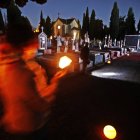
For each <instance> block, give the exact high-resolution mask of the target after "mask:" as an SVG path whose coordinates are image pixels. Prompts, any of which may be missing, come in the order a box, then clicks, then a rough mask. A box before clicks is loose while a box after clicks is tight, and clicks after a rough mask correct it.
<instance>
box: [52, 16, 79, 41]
mask: <svg viewBox="0 0 140 140" xmlns="http://www.w3.org/2000/svg"><path fill="white" fill-rule="evenodd" d="M53 31H54V36H58V35H60V36H62V37H65V36H68V37H71V38H73V39H79V37H80V27H79V24H78V21H77V20H76V19H75V18H70V19H62V18H58V19H57V20H56V21H55V22H54V23H53Z"/></svg>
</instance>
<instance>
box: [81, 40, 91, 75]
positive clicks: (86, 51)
mask: <svg viewBox="0 0 140 140" xmlns="http://www.w3.org/2000/svg"><path fill="white" fill-rule="evenodd" d="M80 58H81V59H82V60H83V68H82V73H85V72H86V68H87V65H88V64H89V63H90V60H89V47H88V43H87V42H86V43H85V44H84V45H83V47H81V52H80Z"/></svg>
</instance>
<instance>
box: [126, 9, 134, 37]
mask: <svg viewBox="0 0 140 140" xmlns="http://www.w3.org/2000/svg"><path fill="white" fill-rule="evenodd" d="M126 34H128V35H134V34H136V28H135V16H134V13H133V9H132V7H130V8H129V10H128V14H127V18H126Z"/></svg>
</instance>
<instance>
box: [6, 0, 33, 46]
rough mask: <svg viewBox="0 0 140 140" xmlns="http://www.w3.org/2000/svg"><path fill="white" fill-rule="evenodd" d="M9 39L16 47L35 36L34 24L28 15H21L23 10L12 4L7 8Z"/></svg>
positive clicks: (7, 35)
mask: <svg viewBox="0 0 140 140" xmlns="http://www.w3.org/2000/svg"><path fill="white" fill-rule="evenodd" d="M7 20H8V26H7V32H6V37H7V41H8V42H9V43H11V44H12V45H13V46H14V47H16V46H19V44H20V45H22V44H24V43H25V42H27V41H28V40H30V39H31V38H32V37H33V31H32V26H31V24H30V22H29V20H28V19H27V18H26V17H23V16H21V11H20V10H19V8H18V7H17V6H16V5H15V3H13V4H10V6H9V7H8V8H7Z"/></svg>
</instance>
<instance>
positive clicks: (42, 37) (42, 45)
mask: <svg viewBox="0 0 140 140" xmlns="http://www.w3.org/2000/svg"><path fill="white" fill-rule="evenodd" d="M41 29H42V32H41V33H40V34H39V35H38V40H39V49H38V51H39V52H42V53H44V52H45V50H47V35H46V34H45V33H44V32H43V27H41Z"/></svg>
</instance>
